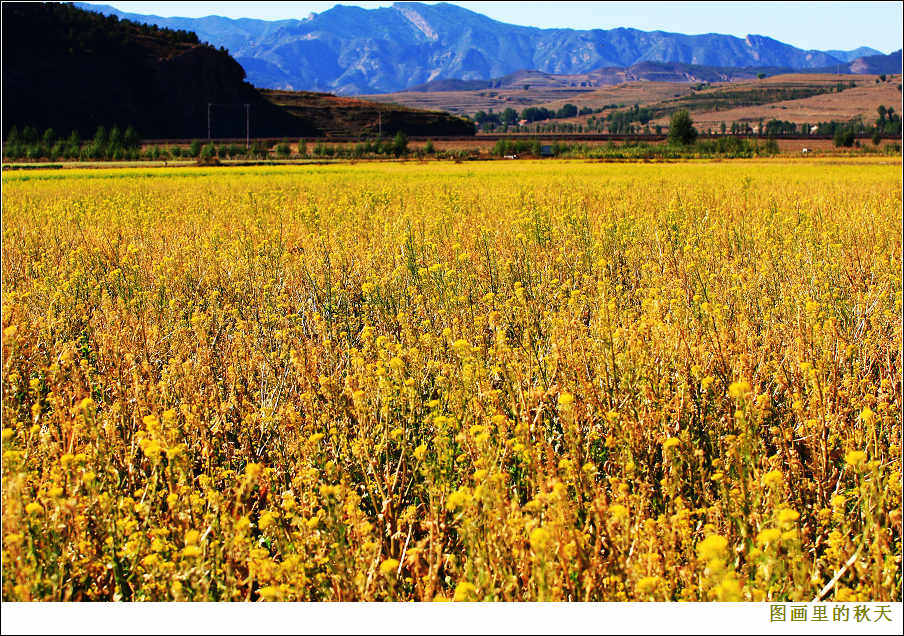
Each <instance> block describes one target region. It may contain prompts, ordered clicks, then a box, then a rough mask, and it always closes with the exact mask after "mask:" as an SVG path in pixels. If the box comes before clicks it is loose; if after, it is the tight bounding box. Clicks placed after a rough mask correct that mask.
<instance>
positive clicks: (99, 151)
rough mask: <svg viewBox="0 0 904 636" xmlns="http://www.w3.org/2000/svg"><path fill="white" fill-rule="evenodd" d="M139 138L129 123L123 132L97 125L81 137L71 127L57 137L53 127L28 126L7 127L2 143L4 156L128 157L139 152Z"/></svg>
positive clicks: (32, 157)
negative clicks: (42, 129)
mask: <svg viewBox="0 0 904 636" xmlns="http://www.w3.org/2000/svg"><path fill="white" fill-rule="evenodd" d="M140 147H141V137H139V135H138V131H137V130H135V128H134V127H133V126H129V127H128V128H126V129H125V131H123V130H122V129H120V128H119V126H114V127H113V128H111V129H110V130H107V129H106V128H105V127H103V126H98V128H97V132H96V133H95V134H94V137H93V138H92V139H88V140H84V141H83V140H82V139H81V137H80V136H79V134H78V132H77V131H75V130H73V131H72V132H71V133H70V134H69V136H68V137H60V136H58V135H57V133H56V131H55V130H54V129H53V128H48V129H46V130H44V132H43V133H41V132H39V131H38V130H37V129H35V128H33V127H31V126H25V128H23V129H22V131H21V132H20V131H19V130H18V129H17V128H16V127H15V126H13V127H12V128H10V130H9V132H8V133H7V135H6V141H5V142H4V144H3V156H4V157H6V158H8V159H32V160H38V159H49V160H51V161H55V160H57V159H81V160H92V159H94V160H98V159H129V158H132V157H133V156H136V158H137V155H138V153H139V149H140Z"/></svg>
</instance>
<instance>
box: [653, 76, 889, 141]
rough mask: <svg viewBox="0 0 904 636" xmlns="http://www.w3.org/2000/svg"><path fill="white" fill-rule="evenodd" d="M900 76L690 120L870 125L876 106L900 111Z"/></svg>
mask: <svg viewBox="0 0 904 636" xmlns="http://www.w3.org/2000/svg"><path fill="white" fill-rule="evenodd" d="M899 84H900V76H897V78H896V79H894V80H891V81H887V82H882V83H880V84H876V83H875V81H874V82H873V83H864V84H862V85H861V86H857V87H855V88H849V89H846V90H844V91H841V92H839V93H825V94H822V95H815V96H813V97H806V98H804V99H795V100H787V101H781V102H775V103H773V104H761V105H758V106H744V107H740V108H733V109H730V110H720V111H706V112H695V113H694V114H693V118H694V121H695V123H696V124H697V126H698V127H700V128H708V127H713V128H715V127H718V126H719V125H720V124H721V123H722V122H723V121H724V122H726V123H727V124H729V125H730V123H731V122H736V121H738V122H750V121H759V120H760V119H765V120H767V121H768V120H770V119H780V120H782V121H790V122H794V123H796V124H799V123H811V122H812V123H815V122H820V121H848V120H850V119H854V118H855V117H858V116H860V117H863V119H864V121H867V122H871V121H872V120H874V119H875V118H876V108H878V107H879V105H883V106H892V107H893V108H895V110H898V111H900V104H901V92H900V91H899V90H898V85H899ZM656 123H660V124H665V123H668V117H662V118H660V119H658V120H656Z"/></svg>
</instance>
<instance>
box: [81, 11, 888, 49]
mask: <svg viewBox="0 0 904 636" xmlns="http://www.w3.org/2000/svg"><path fill="white" fill-rule="evenodd" d="M96 4H109V5H112V6H114V7H116V8H117V9H120V10H121V11H129V12H133V13H146V14H147V13H151V14H155V15H160V16H165V17H172V16H180V17H201V16H206V15H222V16H226V17H230V18H260V19H264V20H277V19H285V18H299V19H300V18H304V17H307V15H308V14H310V13H311V12H316V13H320V12H323V11H326V10H327V9H329V8H330V7H332V6H335V5H336V4H337V3H336V2H105V3H96ZM341 4H346V5H357V6H361V7H365V8H375V7H385V6H390V5H391V4H392V2H348V1H346V2H342V3H341ZM428 4H433V3H428ZM452 4H457V5H461V6H463V7H466V8H468V9H471V10H472V11H477V12H478V13H483V14H484V15H487V16H489V17H491V18H493V19H495V20H499V21H501V22H509V23H511V24H520V25H525V26H536V27H542V28H549V27H567V28H575V29H593V28H597V29H611V28H614V27H620V26H621V27H634V28H636V29H641V30H644V31H655V30H662V31H674V32H677V33H689V34H695V33H727V34H730V35H736V36H739V37H744V36H745V35H747V34H749V33H752V34H757V35H767V36H769V37H772V38H775V39H777V40H780V41H782V42H786V43H788V44H792V45H794V46H797V47H800V48H803V49H821V50H825V49H853V48H856V47H858V46H871V47H873V48H874V49H878V50H880V51H882V52H884V53H890V52H891V51H894V50H897V49H899V48H901V39H902V36H901V33H902V30H904V20H902V11H904V10H902V4H904V3H902V2H453V3H452Z"/></svg>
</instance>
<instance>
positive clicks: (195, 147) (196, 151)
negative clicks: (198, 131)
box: [188, 139, 201, 157]
mask: <svg viewBox="0 0 904 636" xmlns="http://www.w3.org/2000/svg"><path fill="white" fill-rule="evenodd" d="M188 153H189V155H190V156H192V157H197V156H198V155H200V154H201V142H200V141H199V140H197V139H195V140H193V141H192V142H191V145H190V146H189V147H188Z"/></svg>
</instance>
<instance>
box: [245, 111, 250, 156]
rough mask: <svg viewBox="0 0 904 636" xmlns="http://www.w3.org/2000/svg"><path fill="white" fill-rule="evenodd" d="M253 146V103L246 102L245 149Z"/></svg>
mask: <svg viewBox="0 0 904 636" xmlns="http://www.w3.org/2000/svg"><path fill="white" fill-rule="evenodd" d="M250 147H251V104H245V150H247V149H248V148H250Z"/></svg>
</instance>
